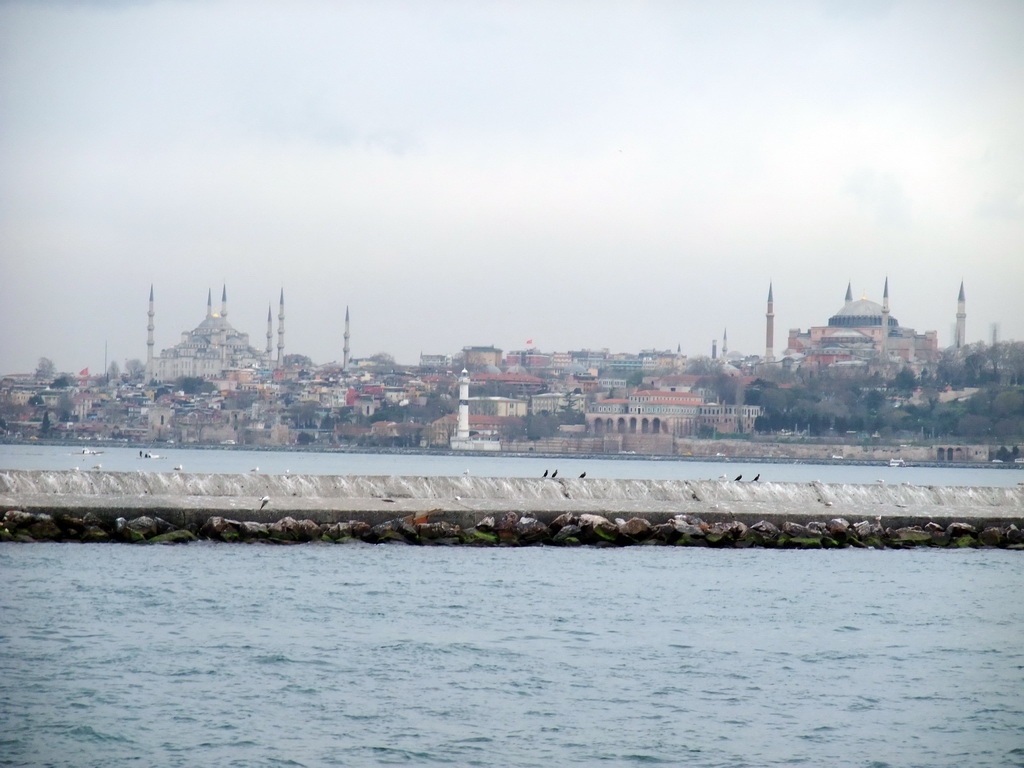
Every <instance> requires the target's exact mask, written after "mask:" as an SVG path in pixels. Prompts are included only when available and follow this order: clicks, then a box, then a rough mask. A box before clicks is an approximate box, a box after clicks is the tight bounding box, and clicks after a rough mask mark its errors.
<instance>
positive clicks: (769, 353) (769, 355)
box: [764, 283, 775, 363]
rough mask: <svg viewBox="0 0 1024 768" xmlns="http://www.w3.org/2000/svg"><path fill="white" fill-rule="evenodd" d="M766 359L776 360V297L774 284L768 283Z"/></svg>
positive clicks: (765, 334)
mask: <svg viewBox="0 0 1024 768" xmlns="http://www.w3.org/2000/svg"><path fill="white" fill-rule="evenodd" d="M764 319H765V332H764V361H765V362H766V363H774V362H775V299H773V298H772V284H771V283H768V311H767V312H765V315H764Z"/></svg>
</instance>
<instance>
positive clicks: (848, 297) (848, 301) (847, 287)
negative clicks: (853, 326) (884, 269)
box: [846, 278, 889, 304]
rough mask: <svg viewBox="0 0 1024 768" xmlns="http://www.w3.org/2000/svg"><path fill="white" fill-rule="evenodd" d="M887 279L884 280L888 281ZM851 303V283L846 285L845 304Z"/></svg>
mask: <svg viewBox="0 0 1024 768" xmlns="http://www.w3.org/2000/svg"><path fill="white" fill-rule="evenodd" d="M888 279H889V278H886V280H888ZM851 301H853V283H847V284H846V303H847V304H849V303H850V302H851Z"/></svg>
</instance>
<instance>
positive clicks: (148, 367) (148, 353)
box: [145, 283, 963, 382]
mask: <svg viewBox="0 0 1024 768" xmlns="http://www.w3.org/2000/svg"><path fill="white" fill-rule="evenodd" d="M961 290H962V292H963V289H961ZM154 314H155V312H154V311H153V284H152V283H151V284H150V311H148V315H150V324H148V325H147V326H146V327H145V330H146V332H147V336H146V339H145V378H146V381H147V382H150V381H153V376H154V370H153V330H154V325H153V317H154Z"/></svg>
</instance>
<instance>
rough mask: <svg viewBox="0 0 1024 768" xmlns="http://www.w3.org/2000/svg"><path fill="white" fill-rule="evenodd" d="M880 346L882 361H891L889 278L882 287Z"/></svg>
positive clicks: (879, 351)
mask: <svg viewBox="0 0 1024 768" xmlns="http://www.w3.org/2000/svg"><path fill="white" fill-rule="evenodd" d="M880 342H881V343H880V344H879V346H878V356H879V357H880V358H881V359H882V362H885V363H887V362H889V278H888V277H886V278H885V288H883V289H882V338H881V339H880Z"/></svg>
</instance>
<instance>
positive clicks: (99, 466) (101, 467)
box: [92, 464, 103, 469]
mask: <svg viewBox="0 0 1024 768" xmlns="http://www.w3.org/2000/svg"><path fill="white" fill-rule="evenodd" d="M92 468H93V469H103V465H102V464H93V465H92Z"/></svg>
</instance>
